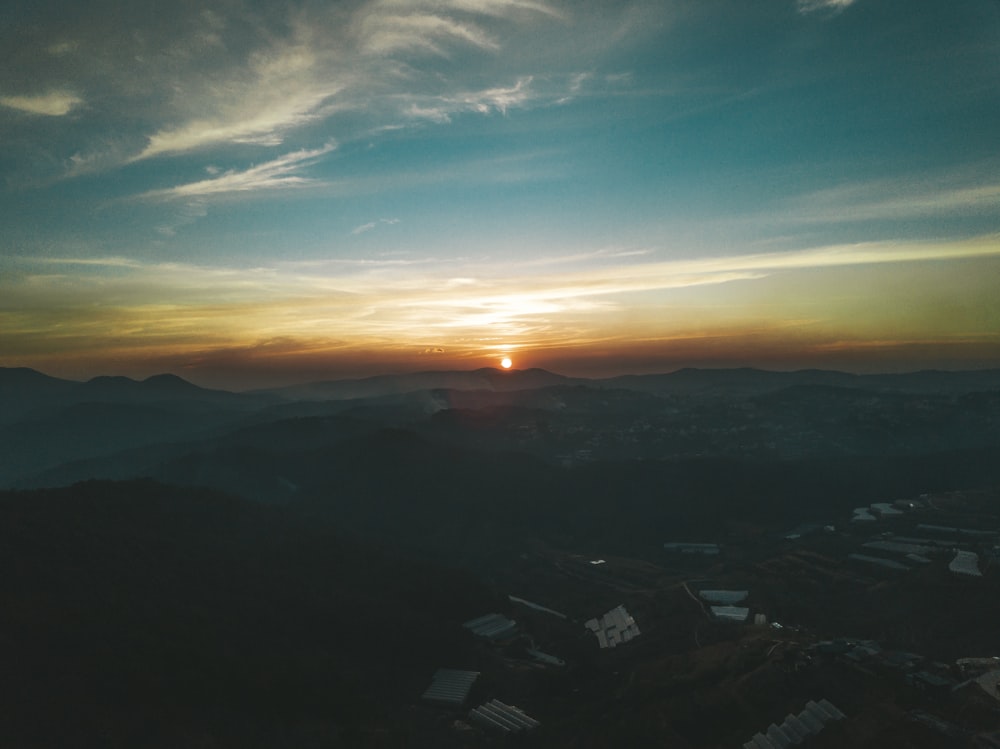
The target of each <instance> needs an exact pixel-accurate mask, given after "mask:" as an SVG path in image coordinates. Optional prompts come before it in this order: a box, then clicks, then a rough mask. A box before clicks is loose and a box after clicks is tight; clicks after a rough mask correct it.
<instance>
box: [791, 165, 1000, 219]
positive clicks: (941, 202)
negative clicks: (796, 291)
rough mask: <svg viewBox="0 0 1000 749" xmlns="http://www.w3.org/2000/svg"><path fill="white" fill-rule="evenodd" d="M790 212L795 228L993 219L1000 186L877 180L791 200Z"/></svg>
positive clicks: (982, 180)
mask: <svg viewBox="0 0 1000 749" xmlns="http://www.w3.org/2000/svg"><path fill="white" fill-rule="evenodd" d="M970 182H971V184H970ZM949 183H951V184H949ZM787 208H788V213H787V215H786V216H785V217H784V218H785V219H786V220H789V221H791V222H793V223H797V222H803V223H825V222H830V223H845V222H857V221H875V220H901V219H920V218H924V217H930V216H944V215H966V216H967V215H989V214H992V213H994V212H995V211H996V210H997V209H998V208H1000V182H996V181H992V180H990V178H989V177H988V176H983V175H978V174H975V175H972V176H971V180H970V178H969V175H962V174H952V175H947V174H944V175H940V174H939V175H934V176H933V177H928V178H925V179H906V180H901V179H895V180H892V179H889V180H876V181H873V182H864V183H858V184H847V185H842V186H839V187H833V188H829V189H825V190H818V191H816V192H812V193H808V194H806V195H802V196H799V197H796V198H794V199H792V200H789V201H788V202H787Z"/></svg>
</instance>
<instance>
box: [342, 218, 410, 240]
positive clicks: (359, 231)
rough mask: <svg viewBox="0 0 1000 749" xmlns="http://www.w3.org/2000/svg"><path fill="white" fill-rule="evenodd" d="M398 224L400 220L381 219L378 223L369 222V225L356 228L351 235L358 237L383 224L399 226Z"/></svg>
mask: <svg viewBox="0 0 1000 749" xmlns="http://www.w3.org/2000/svg"><path fill="white" fill-rule="evenodd" d="M398 223H399V219H398V218H380V219H379V220H378V221H369V222H368V223H367V224H361V225H360V226H355V227H354V228H353V229H352V230H351V234H353V235H354V236H357V235H359V234H364V233H365V232H369V231H371V230H372V229H374V228H375V227H376V226H379V225H381V224H388V225H390V226H391V225H393V224H398Z"/></svg>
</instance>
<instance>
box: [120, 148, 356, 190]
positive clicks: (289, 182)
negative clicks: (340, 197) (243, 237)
mask: <svg viewBox="0 0 1000 749" xmlns="http://www.w3.org/2000/svg"><path fill="white" fill-rule="evenodd" d="M336 147H337V146H336V144H335V143H328V144H327V145H325V146H323V147H322V148H315V149H311V150H309V149H303V150H301V151H294V152H292V153H288V154H285V155H284V156H281V157H279V158H277V159H273V160H271V161H267V162H265V163H263V164H259V165H258V166H253V167H250V168H249V169H244V170H243V171H237V170H230V171H227V172H224V173H222V174H219V175H217V176H213V177H211V178H209V179H203V180H199V181H198V182H189V183H187V184H185V185H178V186H177V187H170V188H167V189H163V190H150V191H149V192H145V193H143V194H142V195H140V196H139V197H140V198H147V199H171V198H191V197H195V196H211V195H225V194H228V193H246V192H251V191H255V190H287V189H296V188H298V189H300V188H303V187H315V186H317V185H321V184H323V183H322V182H321V181H320V180H316V179H312V178H309V177H303V176H301V175H300V174H297V172H298V171H299V170H301V169H303V168H305V167H308V166H311V165H312V164H315V163H316V161H318V160H319V158H320V157H321V156H323V155H324V154H327V153H330V152H331V151H333V150H334V149H335V148H336Z"/></svg>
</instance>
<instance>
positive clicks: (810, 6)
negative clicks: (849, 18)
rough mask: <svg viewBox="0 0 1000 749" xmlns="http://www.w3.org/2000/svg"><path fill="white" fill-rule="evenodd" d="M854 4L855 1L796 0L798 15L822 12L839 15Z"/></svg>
mask: <svg viewBox="0 0 1000 749" xmlns="http://www.w3.org/2000/svg"><path fill="white" fill-rule="evenodd" d="M854 3H855V0H796V5H797V6H798V9H799V13H815V12H816V11H824V10H825V11H832V12H834V13H839V12H840V11H842V10H844V8H847V7H848V6H850V5H853V4H854Z"/></svg>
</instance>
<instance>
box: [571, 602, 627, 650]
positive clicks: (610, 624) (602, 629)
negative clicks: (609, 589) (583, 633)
mask: <svg viewBox="0 0 1000 749" xmlns="http://www.w3.org/2000/svg"><path fill="white" fill-rule="evenodd" d="M583 626H584V627H586V628H587V629H589V630H590V631H591V632H593V633H594V634H595V635H597V643H598V644H599V645H600V646H601V647H602V648H613V647H617V646H618V645H622V644H624V643H626V642H629V641H630V640H633V639H634V638H636V637H638V636H639V634H640V632H639V625H638V624H636V623H635V619H633V618H632V615H631V614H630V613H628V611H626V610H625V607H624V606H615V607H614V608H613V609H611V611H609V612H608V613H606V614H604V615H603V616H601V617H596V618H594V619H588V620H587V621H586V622H584V623H583Z"/></svg>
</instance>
